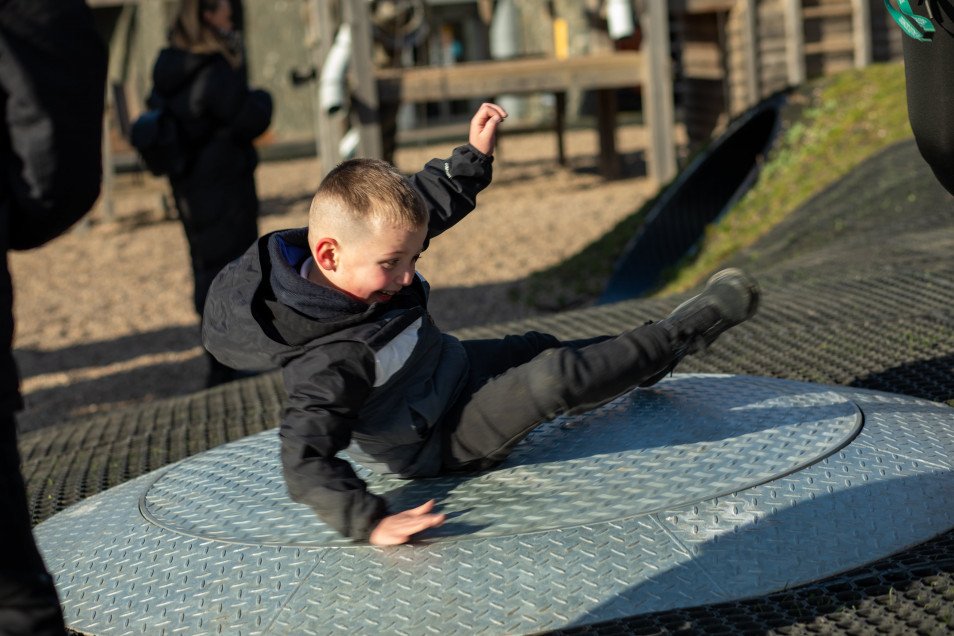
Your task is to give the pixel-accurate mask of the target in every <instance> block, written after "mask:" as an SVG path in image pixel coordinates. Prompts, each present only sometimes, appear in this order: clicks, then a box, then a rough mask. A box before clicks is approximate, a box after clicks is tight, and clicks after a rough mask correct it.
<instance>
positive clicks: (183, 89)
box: [148, 47, 272, 314]
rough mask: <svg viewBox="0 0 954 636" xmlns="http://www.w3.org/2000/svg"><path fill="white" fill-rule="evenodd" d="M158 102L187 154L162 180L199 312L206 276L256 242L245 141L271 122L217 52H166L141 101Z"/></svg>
mask: <svg viewBox="0 0 954 636" xmlns="http://www.w3.org/2000/svg"><path fill="white" fill-rule="evenodd" d="M157 98H158V99H157ZM159 100H163V101H165V103H166V104H167V105H168V106H167V107H168V108H169V109H170V110H171V111H172V113H173V114H174V115H175V117H176V119H177V120H178V122H179V124H180V126H181V130H182V131H183V132H184V135H183V136H184V137H185V139H184V146H185V147H186V149H187V151H188V152H189V154H190V161H189V163H188V166H189V167H188V169H187V170H186V172H185V173H183V174H179V175H170V183H171V184H172V189H173V194H174V196H175V199H176V207H177V208H178V210H179V215H180V217H181V220H182V223H183V225H184V227H185V232H186V236H187V238H188V241H189V247H190V254H191V257H192V265H193V270H194V274H195V278H196V298H195V301H196V311H198V312H199V313H200V314H201V313H202V306H203V304H204V300H205V293H206V290H207V289H208V286H209V284H211V282H212V278H213V277H214V276H215V274H216V273H218V271H219V270H220V269H221V268H222V267H224V266H225V265H226V264H227V263H228V262H229V261H231V260H233V259H235V258H238V257H239V256H240V255H241V254H242V253H243V252H244V251H245V250H246V249H247V248H248V246H249V245H251V244H252V243H253V242H254V241H255V240H256V239H257V238H258V221H257V219H258V194H257V192H256V190H255V177H254V173H255V167H256V166H257V165H258V154H257V152H256V151H255V147H254V146H253V145H252V140H254V139H255V138H256V137H258V136H259V135H261V134H262V133H263V132H265V130H267V129H268V126H269V124H270V123H271V118H272V99H271V96H270V95H269V94H268V93H267V92H265V91H263V90H257V89H251V88H249V86H248V82H247V80H246V75H245V70H244V68H242V67H239V68H233V67H232V66H231V65H230V64H229V63H228V61H226V59H225V57H224V56H223V55H221V54H220V53H195V52H192V51H187V50H185V49H180V48H176V47H168V48H165V49H163V50H162V51H160V52H159V57H158V58H157V60H156V64H155V67H154V68H153V95H151V96H150V98H149V100H148V102H149V104H150V106H156V105H157V104H158V102H159Z"/></svg>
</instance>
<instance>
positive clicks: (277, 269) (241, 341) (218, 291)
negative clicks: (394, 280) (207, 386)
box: [202, 228, 393, 371]
mask: <svg viewBox="0 0 954 636" xmlns="http://www.w3.org/2000/svg"><path fill="white" fill-rule="evenodd" d="M307 233H308V231H307V229H306V228H301V229H297V230H284V231H281V232H275V233H272V234H268V235H265V236H263V237H262V238H260V239H259V240H258V241H257V242H256V243H255V244H253V245H252V247H250V248H249V249H248V251H247V252H246V253H245V254H244V255H242V256H241V257H240V258H239V259H237V260H235V261H233V262H232V263H230V264H229V265H228V266H226V267H225V268H224V269H223V270H222V271H221V272H219V274H218V275H217V276H216V277H215V280H214V281H213V282H212V286H211V288H210V290H209V295H208V298H207V300H206V303H205V308H204V310H203V312H202V342H203V344H204V345H205V348H206V349H208V351H209V352H210V353H211V354H212V355H214V356H215V357H216V358H217V359H218V360H219V361H220V362H222V363H223V364H226V365H228V366H230V367H232V368H235V369H243V370H255V371H264V370H268V369H274V368H276V367H280V366H282V365H283V364H284V363H285V362H287V361H288V360H290V359H292V358H295V357H297V356H299V355H301V354H302V353H303V352H304V350H305V349H306V348H307V346H308V345H309V344H310V343H312V342H314V341H315V340H318V339H321V338H324V337H326V336H329V335H332V334H335V333H337V332H340V331H342V330H343V329H346V328H347V327H350V326H352V325H358V324H361V323H363V322H366V321H367V320H368V319H369V318H370V317H373V316H375V315H377V314H380V313H383V312H384V306H383V305H382V304H381V303H375V304H373V305H370V306H368V305H366V304H364V303H362V302H359V301H356V300H353V299H351V298H349V297H348V296H346V295H345V294H342V293H341V292H338V291H336V290H333V289H328V288H326V287H322V286H321V285H316V284H315V283H312V282H311V281H309V280H307V279H305V278H302V277H301V275H300V274H299V271H300V267H301V264H302V263H303V262H304V260H305V259H306V258H307V257H308V243H307ZM392 302H393V301H392Z"/></svg>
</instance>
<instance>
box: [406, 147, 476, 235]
mask: <svg viewBox="0 0 954 636" xmlns="http://www.w3.org/2000/svg"><path fill="white" fill-rule="evenodd" d="M492 166H493V157H488V156H487V155H485V154H484V153H482V152H480V151H479V150H477V149H476V148H474V147H473V146H471V145H470V144H465V145H463V146H460V147H458V148H455V149H454V153H453V154H452V155H451V157H450V159H431V160H430V161H428V162H427V165H426V166H424V169H423V170H421V171H420V172H418V173H417V174H415V175H414V176H412V177H411V183H413V184H414V187H415V188H417V190H418V191H419V192H420V193H421V196H422V197H424V203H425V204H426V205H427V208H428V210H429V211H430V214H431V220H430V225H429V227H428V233H427V236H428V239H431V238H433V237H435V236H437V235H438V234H440V233H441V232H443V231H444V230H447V229H449V228H451V227H453V226H454V225H455V224H456V223H457V222H458V221H460V220H461V219H462V218H464V217H465V216H467V215H468V214H470V213H471V212H472V211H473V209H474V208H475V207H476V205H477V194H478V193H479V192H480V191H481V190H483V189H484V188H486V187H487V186H488V185H489V184H490V179H491V177H492V174H493V169H492Z"/></svg>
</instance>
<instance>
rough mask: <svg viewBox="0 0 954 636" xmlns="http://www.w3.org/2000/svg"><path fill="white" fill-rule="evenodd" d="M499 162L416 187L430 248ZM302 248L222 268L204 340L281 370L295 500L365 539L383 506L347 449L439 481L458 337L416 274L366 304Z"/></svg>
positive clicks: (445, 170) (463, 367) (461, 160)
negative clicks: (305, 265)
mask: <svg viewBox="0 0 954 636" xmlns="http://www.w3.org/2000/svg"><path fill="white" fill-rule="evenodd" d="M491 163H492V159H491V158H489V157H486V156H485V155H483V154H482V153H480V152H479V151H477V150H476V149H475V148H473V147H472V146H469V145H466V146H461V147H460V148H457V149H456V150H455V151H454V154H453V156H452V157H451V158H450V159H447V160H440V159H435V160H432V161H430V162H429V163H428V164H427V166H426V167H425V168H424V170H422V171H421V172H419V173H417V174H416V175H414V176H413V177H412V178H411V180H412V182H413V183H414V185H415V187H416V188H417V189H418V190H419V191H420V192H421V194H422V195H423V196H424V200H425V202H426V203H427V205H428V208H429V209H430V213H431V221H430V226H429V231H428V240H430V239H431V238H433V237H434V236H437V235H438V234H440V233H441V232H443V231H444V230H446V229H448V228H449V227H451V226H453V225H454V224H455V223H457V222H458V221H459V220H460V219H462V218H463V217H464V216H466V215H467V214H468V213H469V212H470V211H471V210H473V208H474V206H475V203H476V196H477V193H478V192H480V191H481V190H482V189H483V188H485V187H486V186H487V184H489V183H490V178H491ZM306 239H307V230H306V229H304V228H303V229H298V230H285V231H281V232H277V233H273V234H270V235H266V236H264V237H262V238H261V239H260V240H259V241H258V242H257V243H256V244H255V245H253V246H252V248H251V249H250V250H249V251H248V252H247V253H246V254H245V255H244V256H242V257H241V258H240V259H238V260H237V261H235V262H234V263H232V264H231V265H229V266H228V267H227V268H226V269H225V270H223V271H222V272H221V273H220V274H219V275H218V276H217V277H216V279H215V281H214V282H213V284H212V289H211V290H210V292H209V299H208V301H207V303H206V307H205V315H204V316H203V329H202V333H203V342H204V344H205V346H206V348H207V349H208V350H209V351H210V352H211V353H212V354H213V355H214V356H215V357H216V358H218V359H219V361H220V362H222V363H224V364H226V365H228V366H231V367H234V368H240V369H258V370H264V369H269V368H274V367H281V368H282V370H283V379H284V382H285V388H286V390H287V392H288V402H287V405H286V409H285V413H284V417H283V420H282V426H281V438H282V465H283V467H284V475H285V481H286V484H287V485H288V491H289V494H290V495H291V497H292V498H293V499H294V500H295V501H299V502H301V503H305V504H308V505H309V506H311V507H312V508H313V509H314V510H315V512H316V513H317V514H318V516H319V517H320V518H321V519H322V520H323V521H324V522H325V523H327V524H328V525H329V526H331V527H333V528H335V529H336V530H337V531H339V532H340V533H342V534H343V535H345V536H349V537H352V538H354V539H356V540H365V539H367V538H368V536H369V535H370V534H371V531H372V530H373V529H374V527H375V526H376V525H377V522H378V521H379V520H380V519H381V518H382V517H383V516H385V515H386V514H387V510H386V504H385V502H384V500H383V499H381V498H380V497H378V496H376V495H373V494H371V493H369V492H368V491H367V489H366V485H365V483H364V482H363V481H362V480H361V479H360V478H358V477H357V475H356V474H355V472H354V470H353V469H352V467H351V464H349V463H348V462H347V461H345V460H344V459H342V458H340V457H337V454H338V452H339V451H343V450H345V449H347V452H348V454H349V455H350V456H351V457H352V458H354V459H355V460H357V461H359V462H361V463H362V464H364V465H366V466H368V467H369V468H371V469H373V470H375V471H378V472H381V473H384V474H394V475H400V476H403V477H417V476H427V475H433V474H436V473H437V472H438V471H439V470H440V466H441V435H440V430H441V424H442V418H443V416H444V414H445V413H446V411H447V410H448V408H449V407H450V406H451V405H452V404H453V402H454V400H455V399H456V398H457V396H458V393H459V391H460V388H461V386H462V382H463V380H464V378H465V376H466V374H467V370H468V362H467V357H466V355H465V353H464V349H463V347H462V345H461V344H460V342H459V341H458V340H456V339H455V338H453V337H451V336H448V335H446V334H443V333H441V331H440V330H439V329H438V328H437V326H436V325H435V324H434V323H433V321H432V320H431V318H430V316H429V314H428V312H427V297H428V292H429V288H428V285H427V283H426V281H425V280H424V279H423V278H422V277H420V275H418V276H417V277H415V280H414V282H413V283H412V284H411V285H409V286H408V287H405V288H404V289H403V290H401V292H399V293H398V294H396V295H395V296H394V297H393V298H392V299H391V300H390V301H389V302H387V303H375V304H373V305H370V306H368V305H366V304H364V303H361V302H358V301H355V300H353V299H351V298H349V297H348V296H346V295H344V294H342V293H340V292H337V291H335V290H332V289H328V288H325V287H322V286H320V285H316V284H314V283H312V282H310V281H308V280H307V279H304V278H302V277H301V276H300V274H299V267H300V265H301V263H302V262H303V261H304V260H305V259H306V258H307V257H308V245H307V240H306Z"/></svg>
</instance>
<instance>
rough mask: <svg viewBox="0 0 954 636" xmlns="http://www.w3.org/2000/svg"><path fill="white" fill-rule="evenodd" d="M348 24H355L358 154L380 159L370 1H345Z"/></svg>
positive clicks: (353, 98)
mask: <svg viewBox="0 0 954 636" xmlns="http://www.w3.org/2000/svg"><path fill="white" fill-rule="evenodd" d="M345 3H346V4H345V9H346V11H347V13H346V16H347V18H346V19H347V20H348V22H350V23H351V66H350V69H349V71H350V75H351V77H352V78H353V86H354V88H353V90H352V93H351V109H352V111H353V114H355V115H357V120H358V121H357V122H355V121H354V120H353V119H352V122H351V125H352V126H354V125H357V126H358V130H359V132H360V133H361V140H360V141H359V142H358V154H359V155H360V156H362V157H369V158H372V159H380V158H381V156H382V153H383V149H382V144H381V122H380V120H379V119H378V84H377V81H376V80H375V76H374V62H373V61H372V59H371V58H372V52H373V47H374V41H373V38H372V35H371V16H370V15H369V13H368V3H367V2H366V0H345Z"/></svg>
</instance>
